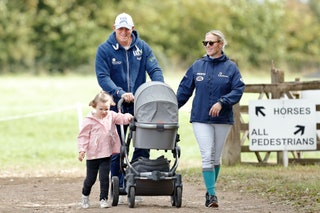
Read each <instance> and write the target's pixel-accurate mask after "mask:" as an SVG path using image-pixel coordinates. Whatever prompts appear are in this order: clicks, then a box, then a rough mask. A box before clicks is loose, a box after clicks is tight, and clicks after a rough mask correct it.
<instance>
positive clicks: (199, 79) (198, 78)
mask: <svg viewBox="0 0 320 213" xmlns="http://www.w3.org/2000/svg"><path fill="white" fill-rule="evenodd" d="M203 79H204V78H203V76H197V77H196V81H203Z"/></svg>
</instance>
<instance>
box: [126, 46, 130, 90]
mask: <svg viewBox="0 0 320 213" xmlns="http://www.w3.org/2000/svg"><path fill="white" fill-rule="evenodd" d="M126 60H127V86H128V89H127V91H128V92H130V72H129V70H130V67H129V57H128V50H126Z"/></svg>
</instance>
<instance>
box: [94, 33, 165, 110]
mask: <svg viewBox="0 0 320 213" xmlns="http://www.w3.org/2000/svg"><path fill="white" fill-rule="evenodd" d="M95 71H96V75H97V79H98V83H99V85H100V87H101V88H102V89H103V90H104V91H106V92H108V93H109V94H111V95H112V96H113V97H114V101H115V102H116V103H117V102H118V100H119V99H120V98H121V95H122V94H124V93H126V92H132V93H133V94H134V93H135V92H136V90H137V88H138V87H139V86H140V85H141V84H143V83H145V82H146V72H147V73H148V75H149V77H150V79H151V80H152V81H161V82H163V81H164V78H163V74H162V70H161V68H160V66H159V65H158V61H157V59H156V58H155V56H154V55H153V53H152V50H151V48H150V46H149V45H148V44H147V43H146V42H145V41H143V40H142V39H140V38H139V36H138V32H137V31H135V30H134V31H133V32H132V43H131V45H130V48H129V49H128V50H126V49H124V48H123V47H122V46H121V45H120V44H118V42H117V40H116V34H115V32H113V33H111V35H110V36H109V38H108V39H107V41H106V42H104V43H102V44H100V45H99V47H98V49H97V54H96V62H95ZM131 113H132V112H131Z"/></svg>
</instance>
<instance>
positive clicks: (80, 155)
mask: <svg viewBox="0 0 320 213" xmlns="http://www.w3.org/2000/svg"><path fill="white" fill-rule="evenodd" d="M85 155H86V153H85V152H79V156H78V159H79V161H82V160H83V158H84V156H85Z"/></svg>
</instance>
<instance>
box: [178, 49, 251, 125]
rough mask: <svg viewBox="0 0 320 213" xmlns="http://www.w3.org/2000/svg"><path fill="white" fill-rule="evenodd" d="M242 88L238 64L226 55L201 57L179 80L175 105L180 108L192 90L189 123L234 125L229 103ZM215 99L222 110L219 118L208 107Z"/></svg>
mask: <svg viewBox="0 0 320 213" xmlns="http://www.w3.org/2000/svg"><path fill="white" fill-rule="evenodd" d="M244 88H245V84H244V82H243V81H242V77H241V74H240V71H239V69H238V67H237V65H236V64H235V63H234V62H232V61H231V60H229V58H228V57H227V56H226V55H224V54H223V55H222V56H221V57H219V58H214V59H212V58H210V57H208V56H204V57H202V58H201V59H198V60H197V61H195V62H194V63H193V64H192V65H191V67H190V68H189V69H188V70H187V72H186V74H185V76H184V77H183V79H182V80H181V82H180V85H179V87H178V91H177V99H178V107H179V108H180V107H182V106H183V105H184V104H185V103H186V102H187V101H188V100H189V98H190V97H191V96H192V94H193V91H194V90H195V95H194V99H193V102H192V110H191V117H190V122H200V123H216V124H233V123H234V118H233V107H232V106H233V105H234V104H236V103H238V102H239V101H240V99H241V97H242V94H243V92H244ZM217 102H220V103H221V105H222V109H221V111H220V113H219V116H218V117H212V116H210V115H209V110H210V108H211V107H212V105H213V104H215V103H217Z"/></svg>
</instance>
